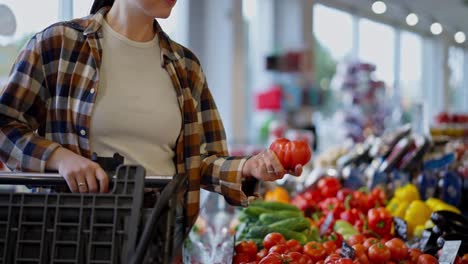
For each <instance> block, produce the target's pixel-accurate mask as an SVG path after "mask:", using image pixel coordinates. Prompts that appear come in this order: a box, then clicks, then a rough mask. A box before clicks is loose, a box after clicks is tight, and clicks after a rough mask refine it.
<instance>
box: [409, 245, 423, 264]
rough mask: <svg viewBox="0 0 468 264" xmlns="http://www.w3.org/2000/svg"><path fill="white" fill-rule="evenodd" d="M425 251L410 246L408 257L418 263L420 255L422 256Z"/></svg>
mask: <svg viewBox="0 0 468 264" xmlns="http://www.w3.org/2000/svg"><path fill="white" fill-rule="evenodd" d="M422 254H423V252H422V251H421V250H419V249H417V248H410V249H409V250H408V259H409V260H411V262H413V263H416V262H418V258H419V256H421V255H422Z"/></svg>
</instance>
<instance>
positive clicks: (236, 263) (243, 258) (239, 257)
mask: <svg viewBox="0 0 468 264" xmlns="http://www.w3.org/2000/svg"><path fill="white" fill-rule="evenodd" d="M253 260H254V259H252V256H250V255H247V254H245V253H240V254H236V255H235V256H234V258H233V259H232V263H233V264H241V263H246V262H250V261H253Z"/></svg>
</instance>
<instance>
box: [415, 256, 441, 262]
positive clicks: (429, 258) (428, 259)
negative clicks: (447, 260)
mask: <svg viewBox="0 0 468 264" xmlns="http://www.w3.org/2000/svg"><path fill="white" fill-rule="evenodd" d="M417 263H418V264H438V263H439V261H438V260H437V259H436V258H435V257H433V256H431V255H429V254H422V255H421V256H419V258H418V262H417Z"/></svg>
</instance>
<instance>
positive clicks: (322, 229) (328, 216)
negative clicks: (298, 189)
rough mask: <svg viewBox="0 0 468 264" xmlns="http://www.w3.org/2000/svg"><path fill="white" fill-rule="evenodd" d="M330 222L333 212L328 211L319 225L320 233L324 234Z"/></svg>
mask: <svg viewBox="0 0 468 264" xmlns="http://www.w3.org/2000/svg"><path fill="white" fill-rule="evenodd" d="M332 223H333V213H332V212H330V213H328V215H327V218H325V221H324V222H323V224H322V225H321V226H320V235H324V234H325V233H327V231H328V229H329V228H330V225H331V224H332Z"/></svg>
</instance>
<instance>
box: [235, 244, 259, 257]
mask: <svg viewBox="0 0 468 264" xmlns="http://www.w3.org/2000/svg"><path fill="white" fill-rule="evenodd" d="M235 250H236V253H245V254H247V255H250V256H255V255H257V252H258V249H257V244H255V242H253V241H252V240H249V241H242V242H240V243H239V244H237V246H236V247H235Z"/></svg>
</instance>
